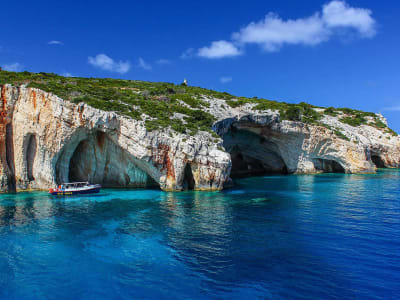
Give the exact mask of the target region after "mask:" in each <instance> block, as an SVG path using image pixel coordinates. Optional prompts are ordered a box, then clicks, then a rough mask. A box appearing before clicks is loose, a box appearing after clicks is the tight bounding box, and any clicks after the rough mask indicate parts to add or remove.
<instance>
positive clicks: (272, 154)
mask: <svg viewBox="0 0 400 300" xmlns="http://www.w3.org/2000/svg"><path fill="white" fill-rule="evenodd" d="M223 141H224V142H223V145H224V148H225V149H226V150H227V151H228V152H229V153H230V155H231V160H232V169H231V177H232V178H241V177H249V176H262V175H268V174H288V168H287V166H286V163H285V162H284V160H283V158H282V156H281V155H280V151H279V148H278V146H277V145H276V144H275V143H274V142H272V141H269V140H267V139H266V138H265V137H263V136H260V135H257V134H255V133H253V132H249V131H245V130H239V129H237V128H234V127H233V130H231V131H229V132H228V133H227V134H225V135H224V136H223Z"/></svg>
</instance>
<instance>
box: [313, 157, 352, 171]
mask: <svg viewBox="0 0 400 300" xmlns="http://www.w3.org/2000/svg"><path fill="white" fill-rule="evenodd" d="M314 167H315V169H316V170H318V171H321V172H324V173H346V170H345V169H344V168H343V167H342V165H341V164H339V163H338V162H337V161H334V160H330V159H322V158H317V159H314Z"/></svg>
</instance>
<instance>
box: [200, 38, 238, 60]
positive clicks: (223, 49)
mask: <svg viewBox="0 0 400 300" xmlns="http://www.w3.org/2000/svg"><path fill="white" fill-rule="evenodd" d="M240 54H242V53H241V51H240V50H239V49H238V48H237V47H236V46H235V45H234V44H233V43H231V42H228V41H216V42H212V43H211V45H210V46H209V47H203V48H200V49H199V50H198V52H197V55H198V56H201V57H205V58H221V57H233V56H238V55H240Z"/></svg>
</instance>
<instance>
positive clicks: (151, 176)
mask: <svg viewBox="0 0 400 300" xmlns="http://www.w3.org/2000/svg"><path fill="white" fill-rule="evenodd" d="M159 98H160V97H159ZM159 98H157V99H159ZM0 100H1V102H0V190H1V191H16V190H17V191H18V190H29V189H47V188H49V187H51V186H53V185H55V184H59V183H62V182H68V181H81V180H85V181H86V180H90V181H92V182H95V183H101V184H102V185H104V186H110V187H111V186H121V187H146V186H159V187H160V188H161V189H163V190H184V189H196V190H220V189H222V188H223V187H224V185H226V184H228V183H230V177H231V176H232V177H234V176H246V175H254V174H263V173H268V172H278V173H316V172H343V173H371V172H375V169H376V167H377V166H378V167H400V139H399V137H397V135H396V134H395V133H394V132H393V131H390V130H388V129H387V127H386V125H387V124H386V120H385V119H384V118H383V117H382V116H380V115H374V116H369V117H368V116H367V117H366V119H365V120H366V122H365V124H361V125H359V126H352V125H349V124H346V123H344V122H342V121H341V120H342V118H344V117H346V113H345V112H336V113H335V114H332V115H329V114H321V116H322V117H321V118H320V119H319V121H318V123H310V122H304V121H301V120H283V117H282V112H279V110H274V109H261V110H260V109H255V108H257V107H256V104H254V103H244V104H240V105H228V104H227V101H226V99H221V98H218V97H215V96H210V95H202V96H201V101H202V103H204V106H202V107H201V108H199V110H202V111H204V112H207V113H208V114H210V115H212V116H213V118H214V121H213V125H212V129H213V131H214V132H216V133H217V134H218V136H216V135H215V134H212V132H210V131H206V130H199V131H197V132H195V133H194V132H189V133H185V132H183V133H182V132H178V131H177V130H174V129H173V127H171V126H167V127H165V128H162V129H161V128H159V129H153V130H150V129H149V128H148V126H147V127H146V120H149V119H151V117H149V116H146V115H145V114H142V116H141V117H140V118H138V119H134V118H132V117H129V116H126V115H123V114H121V113H118V112H113V111H104V110H101V109H98V108H94V107H92V106H91V105H88V104H87V103H84V102H79V101H75V102H76V103H74V102H72V101H68V100H64V99H62V98H60V97H59V96H57V95H55V94H54V93H51V92H46V91H43V90H41V89H38V88H32V87H28V86H27V84H24V83H23V84H19V85H12V84H3V85H2V86H1V98H0ZM160 101H163V99H160ZM230 101H231V102H234V101H239V100H236V99H231V100H230ZM231 104H232V103H231ZM181 105H182V106H185V105H187V104H186V103H184V102H181ZM313 110H315V111H316V112H318V111H320V112H323V111H324V109H322V108H313ZM171 120H172V122H173V123H174V122H175V121H176V122H179V123H180V124H183V126H184V125H185V124H186V123H187V121H185V120H187V119H185V117H184V115H183V114H182V113H174V114H173V117H171ZM374 122H375V123H374ZM376 122H379V125H380V126H375V125H376V124H378V123H376ZM382 124H383V125H382ZM373 125H374V126H373ZM187 126H189V125H187Z"/></svg>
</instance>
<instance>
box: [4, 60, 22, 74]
mask: <svg viewBox="0 0 400 300" xmlns="http://www.w3.org/2000/svg"><path fill="white" fill-rule="evenodd" d="M23 67H24V66H23V65H21V64H20V63H17V62H16V63H12V64H5V65H3V70H5V71H11V72H19V71H22V68H23Z"/></svg>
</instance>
